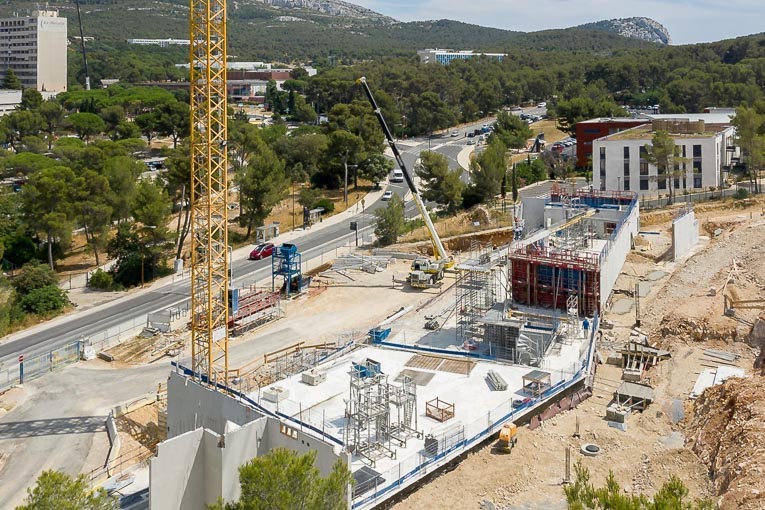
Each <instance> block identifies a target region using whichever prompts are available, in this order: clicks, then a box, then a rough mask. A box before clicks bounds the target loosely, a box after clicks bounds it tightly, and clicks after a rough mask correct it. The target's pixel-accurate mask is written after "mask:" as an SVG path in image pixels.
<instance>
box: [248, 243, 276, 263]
mask: <svg viewBox="0 0 765 510" xmlns="http://www.w3.org/2000/svg"><path fill="white" fill-rule="evenodd" d="M273 253H274V245H273V244H272V243H261V244H259V245H257V246H256V247H255V249H254V250H252V251H251V252H250V260H260V259H262V258H265V257H270V256H271V255H273Z"/></svg>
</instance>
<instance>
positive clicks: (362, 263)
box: [330, 253, 390, 273]
mask: <svg viewBox="0 0 765 510" xmlns="http://www.w3.org/2000/svg"><path fill="white" fill-rule="evenodd" d="M389 263H390V257H388V256H379V255H355V254H353V253H349V254H345V255H341V256H340V257H338V258H337V259H336V260H335V261H334V263H333V264H332V268H331V269H330V271H338V272H342V271H348V270H350V269H355V270H357V271H365V272H367V273H375V272H378V271H382V270H383V269H385V268H387V267H388V264H389Z"/></svg>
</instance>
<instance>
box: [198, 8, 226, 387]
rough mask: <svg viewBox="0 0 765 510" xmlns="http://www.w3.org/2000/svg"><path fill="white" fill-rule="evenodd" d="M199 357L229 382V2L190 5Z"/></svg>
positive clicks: (218, 379) (209, 371)
mask: <svg viewBox="0 0 765 510" xmlns="http://www.w3.org/2000/svg"><path fill="white" fill-rule="evenodd" d="M189 25H190V30H189V32H190V48H191V49H190V64H191V65H190V82H191V86H190V106H191V227H192V236H191V307H192V316H191V358H192V369H193V371H194V373H195V376H196V377H199V378H200V379H202V380H206V381H207V382H208V383H211V384H226V383H227V382H228V325H227V320H228V257H227V255H228V249H229V248H228V230H227V224H228V221H227V208H226V199H227V194H228V177H227V169H228V161H227V149H226V143H227V142H226V137H227V124H226V120H227V119H226V113H227V112H226V0H190V23H189Z"/></svg>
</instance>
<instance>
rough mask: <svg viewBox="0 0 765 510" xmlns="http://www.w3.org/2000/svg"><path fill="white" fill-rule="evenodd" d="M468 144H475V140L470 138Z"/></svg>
mask: <svg viewBox="0 0 765 510" xmlns="http://www.w3.org/2000/svg"><path fill="white" fill-rule="evenodd" d="M467 144H468V145H475V140H473V139H470V140H468V141H467Z"/></svg>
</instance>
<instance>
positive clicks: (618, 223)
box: [150, 188, 638, 508]
mask: <svg viewBox="0 0 765 510" xmlns="http://www.w3.org/2000/svg"><path fill="white" fill-rule="evenodd" d="M637 218H638V207H637V202H636V200H635V199H634V197H633V196H631V195H628V194H608V195H607V194H602V193H600V192H591V191H588V190H584V191H576V192H574V193H570V192H565V191H563V190H562V189H560V190H559V189H557V188H556V189H555V190H554V193H552V194H550V195H548V196H547V197H540V198H536V199H534V200H529V201H528V204H524V220H525V223H526V225H527V226H529V228H531V229H533V231H532V232H531V233H530V234H529V235H528V236H527V237H526V238H525V239H523V240H514V241H512V242H511V243H510V244H507V245H503V246H501V247H497V248H494V249H492V248H490V247H486V246H480V245H477V246H475V247H474V248H475V250H473V251H471V252H469V253H464V254H461V256H458V257H459V258H461V259H462V260H460V261H458V262H456V263H455V265H454V270H453V271H452V273H451V275H450V276H447V277H446V278H444V281H443V282H442V285H441V286H438V287H433V288H430V289H428V290H425V291H424V292H425V293H427V294H424V295H418V294H415V295H414V296H417V297H419V299H418V301H419V302H420V303H419V304H417V306H415V304H411V305H408V306H404V307H403V308H402V309H399V310H398V311H395V313H392V314H391V315H390V316H389V317H387V318H386V319H385V320H382V321H378V322H377V323H373V324H369V323H367V324H363V323H360V324H359V326H360V327H359V330H360V331H361V332H362V333H360V334H357V335H349V336H346V337H345V338H338V340H337V341H335V342H332V343H327V342H325V343H322V344H312V345H308V344H305V345H297V346H294V347H293V348H290V349H284V350H283V351H282V352H275V353H273V354H272V355H269V356H266V357H264V359H263V360H262V362H259V363H257V364H256V365H254V366H250V367H242V368H241V369H237V370H236V371H235V376H234V377H233V378H232V379H230V380H229V383H228V384H227V385H224V384H222V383H221V382H217V383H215V384H210V381H208V380H207V379H206V378H205V377H204V376H203V377H201V378H200V377H199V375H198V374H195V373H194V371H193V370H192V369H191V367H189V366H188V365H184V363H183V362H182V361H181V362H180V363H177V364H176V365H175V370H174V372H173V373H172V374H171V376H170V380H169V383H168V392H167V427H168V439H167V440H166V441H164V442H162V443H160V444H159V447H158V449H157V456H156V457H155V458H153V459H152V460H151V485H150V487H151V504H152V507H153V508H196V507H199V508H203V507H204V505H205V504H210V503H213V502H215V501H216V500H217V499H218V498H219V497H221V496H222V497H223V498H224V499H225V500H232V499H236V498H237V497H238V491H239V485H238V471H237V469H238V466H239V465H241V464H242V463H244V462H245V461H246V460H248V459H250V458H253V457H256V456H258V455H263V454H265V453H267V452H268V451H269V450H271V449H272V448H274V447H277V446H286V447H288V448H291V449H295V450H297V451H307V450H309V449H311V450H315V451H317V452H318V455H317V466H318V467H319V468H320V469H321V470H322V472H324V473H328V470H329V469H330V468H331V466H332V465H333V464H334V463H335V462H336V460H337V459H343V461H344V462H346V463H347V465H348V466H349V468H350V470H351V472H352V473H353V477H354V479H355V482H356V483H355V484H354V485H353V490H352V492H351V493H350V494H349V505H350V506H351V507H352V508H373V507H375V506H378V505H380V504H381V503H383V502H385V501H387V500H389V499H391V498H394V497H395V496H396V495H397V494H399V493H401V492H402V491H406V490H407V489H409V488H411V487H415V486H417V485H418V484H419V483H420V482H421V480H422V479H423V478H425V477H426V476H428V475H430V474H431V473H433V472H437V471H438V470H439V469H440V468H442V467H444V466H446V465H448V464H449V463H451V462H452V461H453V460H454V459H456V458H458V457H460V456H461V455H463V454H464V453H465V452H469V451H471V450H472V449H474V448H476V447H477V446H479V445H481V444H482V443H484V442H485V441H487V440H490V438H492V437H493V436H495V435H496V433H497V432H498V431H499V430H500V428H501V427H502V426H503V425H504V424H505V423H508V422H532V423H539V421H540V420H541V419H544V417H545V416H546V415H545V413H546V412H549V411H547V409H549V408H550V407H551V405H554V406H555V407H556V408H557V409H558V410H560V409H563V408H566V409H568V408H571V407H575V406H576V405H578V404H579V402H581V401H582V400H584V399H585V398H587V396H588V395H589V392H590V389H591V387H592V380H593V376H594V372H593V367H594V352H595V343H596V339H597V338H598V336H599V321H600V319H599V317H600V313H601V307H602V306H603V304H604V303H605V301H606V299H607V296H608V295H610V292H611V286H612V285H613V282H614V281H615V280H616V277H617V276H618V274H619V271H620V269H621V267H622V264H623V263H624V259H625V257H626V254H627V252H629V250H630V246H631V243H632V242H633V239H634V237H635V236H636V235H637V232H638V230H637ZM377 258H378V259H379V258H380V257H379V256H378V257H377ZM374 260H375V257H370V259H368V260H367V264H369V263H371V262H372V261H374ZM363 265H364V264H362V266H363ZM384 266H385V267H387V268H388V269H385V271H387V270H392V269H393V266H395V262H393V264H390V265H389V264H385V265H384ZM349 267H350V266H349V264H348V263H347V262H346V263H345V264H344V265H343V263H341V262H340V263H336V264H335V268H334V270H333V269H331V268H330V269H329V270H327V271H326V272H325V273H320V274H319V275H317V276H316V277H315V278H316V279H317V280H321V279H322V278H324V279H327V280H339V281H342V280H343V279H344V278H343V277H342V276H341V275H339V274H338V271H340V272H347V271H348V268H349ZM521 267H522V268H523V270H525V271H526V273H524V274H526V275H527V276H528V277H527V278H526V279H525V283H527V284H528V286H527V287H525V288H524V292H525V293H524V294H522V295H521V296H519V295H518V294H516V293H515V292H514V291H513V289H514V280H515V278H517V275H518V274H520V271H521ZM359 268H361V266H359ZM385 271H383V270H381V271H380V272H385ZM361 272H362V274H363V273H364V271H363V270H362V271H361ZM380 272H378V271H372V272H371V273H369V272H368V273H367V274H370V275H373V276H370V278H373V279H380V278H382V276H380V275H379V273H380ZM531 275H533V278H532V276H531ZM385 278H386V279H387V276H386V277H385ZM393 280H394V282H395V280H396V277H395V276H394V277H393ZM449 280H453V281H452V282H450V281H449ZM354 281H358V277H355V278H354ZM370 283H371V282H370ZM337 286H338V287H341V286H342V284H340V283H337ZM394 286H395V283H394ZM399 286H400V287H403V286H402V285H399ZM333 290H335V289H334V286H333V285H329V287H328V290H327V293H329V292H332V291H333ZM370 290H371V289H370ZM402 290H405V287H403V288H400V289H399V290H398V292H401V291H402ZM379 292H383V291H379ZM384 292H386V294H390V293H391V292H396V289H394V288H391V289H386V291H384ZM324 295H326V293H325V294H322V295H321V296H318V297H317V298H316V299H321V298H322V297H323V296H324ZM404 295H407V294H406V293H405V294H404ZM409 296H412V294H409ZM530 296H531V297H530ZM558 296H565V299H563V298H562V297H561V298H559V297H558ZM423 297H427V298H426V300H425V302H424V303H423V302H422V299H423ZM410 299H411V298H410ZM415 308H416V309H415ZM350 316H352V315H350V314H349V315H346V317H350ZM434 317H440V318H441V320H440V321H439V320H438V319H436V320H435V322H436V323H437V324H433V320H434ZM345 322H346V323H347V322H348V319H347V318H346V319H345ZM561 406H563V407H561ZM179 459H180V460H179ZM181 461H182V462H183V464H184V465H188V466H190V471H188V472H178V471H177V470H173V469H171V468H170V467H171V466H172V465H177V463H178V462H181ZM213 473H214V476H212V478H211V475H212V474H213ZM155 487H156V488H158V490H157V491H155V490H154V488H155ZM168 487H172V488H173V490H168ZM155 505H156V506H155ZM194 505H197V506H194Z"/></svg>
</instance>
